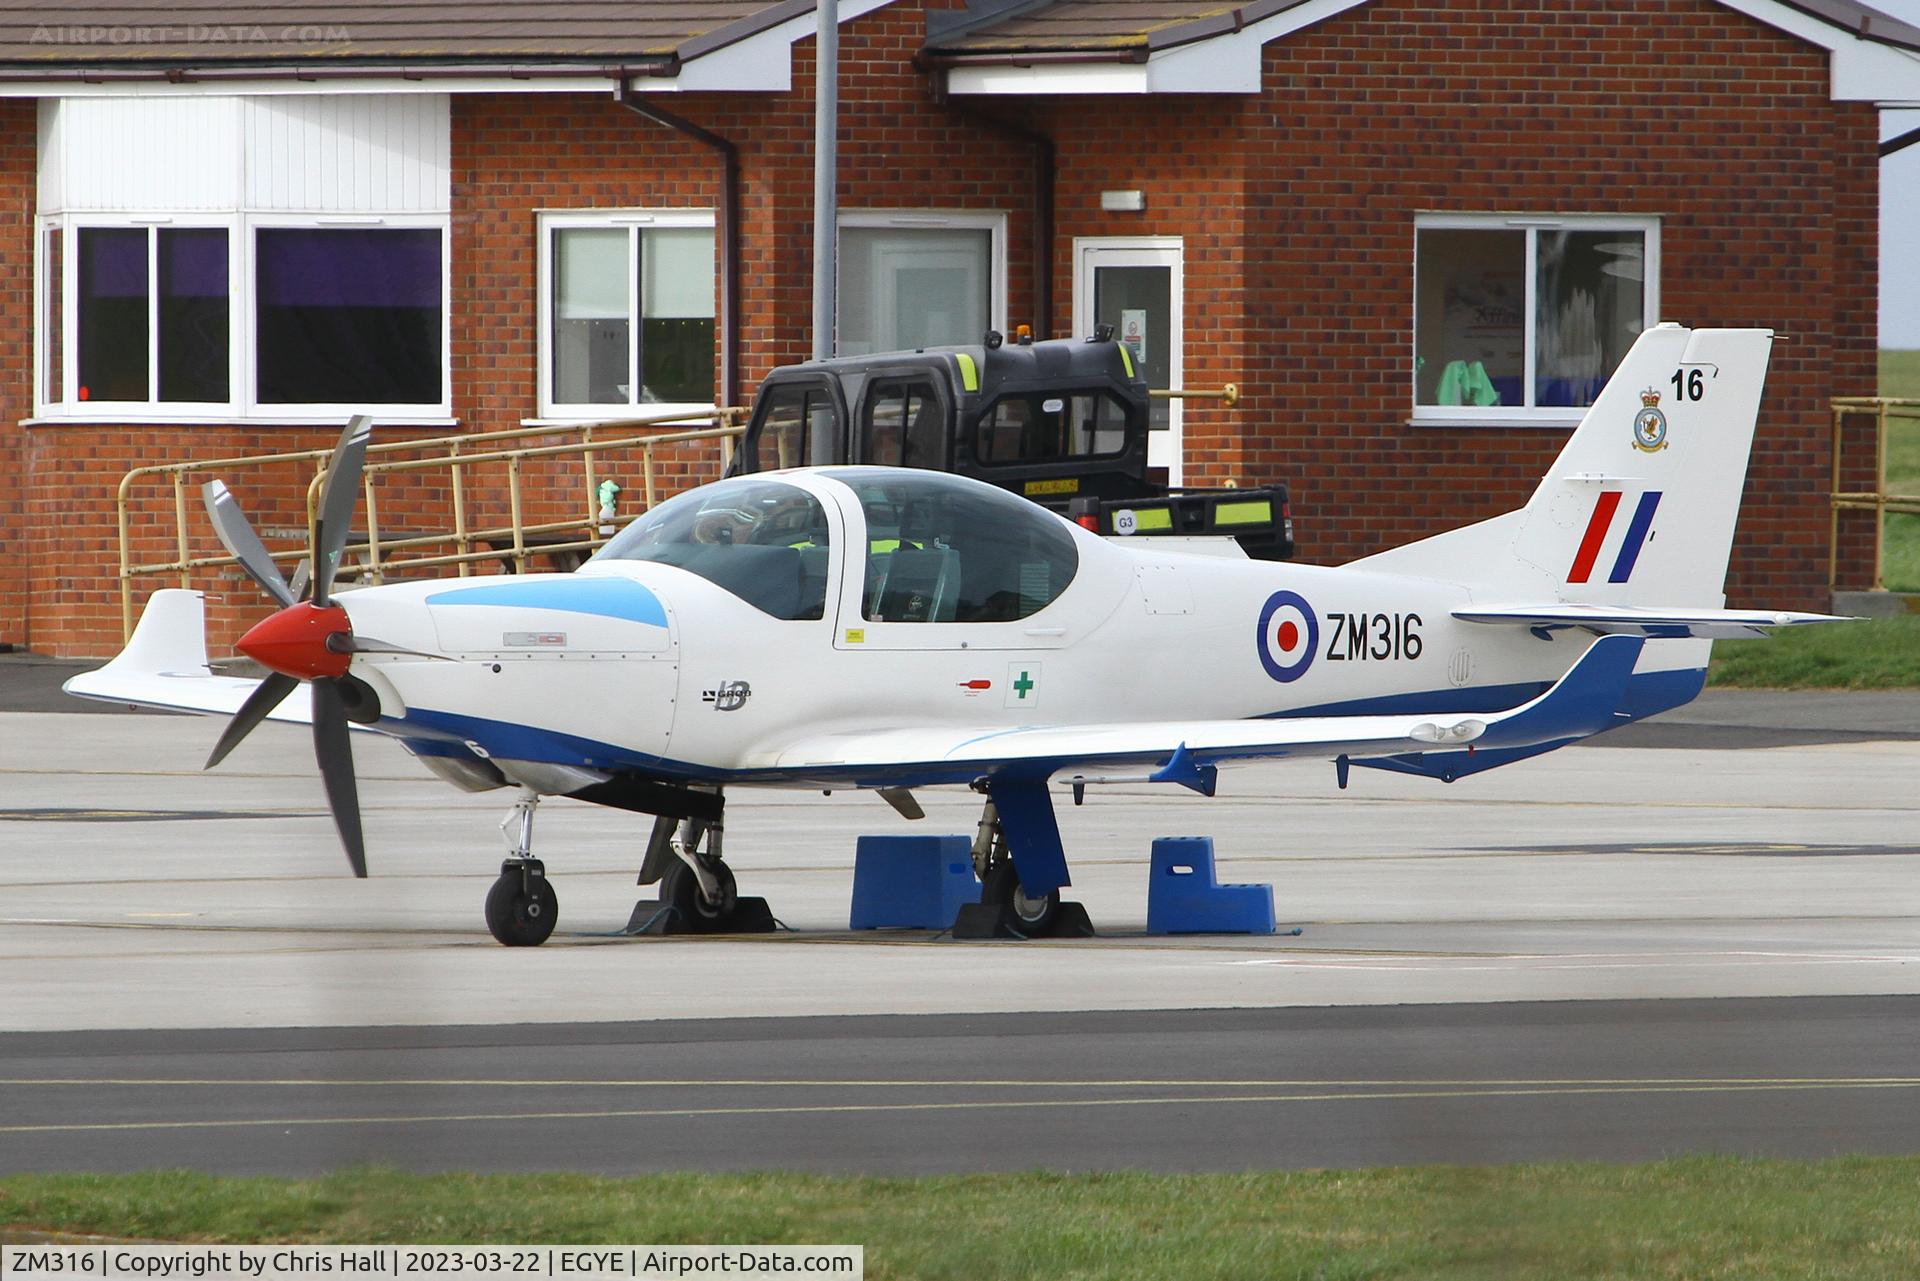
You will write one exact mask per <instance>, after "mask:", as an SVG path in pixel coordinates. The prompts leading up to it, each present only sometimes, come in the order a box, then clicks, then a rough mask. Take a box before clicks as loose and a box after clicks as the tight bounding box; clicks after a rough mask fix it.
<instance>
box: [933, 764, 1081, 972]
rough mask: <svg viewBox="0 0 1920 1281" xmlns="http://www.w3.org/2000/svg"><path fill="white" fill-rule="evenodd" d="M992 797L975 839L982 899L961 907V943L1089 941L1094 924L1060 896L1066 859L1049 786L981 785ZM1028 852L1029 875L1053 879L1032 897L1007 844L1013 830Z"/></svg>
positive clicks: (957, 928)
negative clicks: (1048, 938) (1048, 939)
mask: <svg viewBox="0 0 1920 1281" xmlns="http://www.w3.org/2000/svg"><path fill="white" fill-rule="evenodd" d="M974 787H975V790H977V791H982V792H985V793H986V794H987V803H986V805H985V807H984V808H983V809H982V811H981V814H980V825H979V827H978V828H977V829H976V830H975V832H974V837H973V870H974V874H975V875H976V876H978V877H979V878H980V884H981V890H980V901H979V902H978V903H969V904H968V905H967V906H965V907H963V908H961V909H960V915H959V916H958V917H957V918H956V919H955V921H954V923H953V936H954V937H955V938H959V939H986V938H1017V939H1030V938H1045V937H1054V938H1088V937H1091V936H1092V934H1093V923H1092V922H1091V921H1090V920H1088V919H1087V911H1086V909H1085V908H1084V907H1082V906H1081V905H1080V904H1078V903H1073V902H1067V901H1064V900H1062V899H1061V897H1060V887H1061V886H1062V885H1064V884H1066V870H1067V868H1066V857H1065V854H1064V853H1063V852H1062V850H1061V847H1060V829H1059V827H1058V825H1056V824H1055V822H1054V817H1053V801H1052V799H1051V798H1050V797H1049V796H1048V795H1047V791H1046V784H1045V782H1044V781H1043V782H1041V783H1039V784H1038V785H1027V784H1005V783H1000V784H994V783H989V782H986V781H982V782H980V783H976V784H975V785H974ZM1009 826H1013V827H1014V828H1015V834H1014V838H1013V839H1014V840H1015V841H1016V842H1017V843H1019V844H1020V845H1021V847H1022V850H1023V855H1022V857H1023V858H1025V859H1026V860H1027V861H1028V863H1029V871H1030V872H1032V873H1036V874H1039V875H1049V874H1050V875H1051V878H1052V879H1053V881H1054V884H1053V885H1051V886H1050V887H1049V888H1048V889H1047V890H1046V891H1045V892H1041V891H1040V890H1039V889H1038V887H1037V885H1036V886H1035V887H1034V889H1033V892H1031V893H1029V891H1028V885H1027V883H1026V882H1025V881H1023V880H1022V878H1021V875H1020V868H1019V866H1018V864H1017V863H1016V862H1015V859H1014V856H1013V852H1012V849H1011V847H1010V846H1009V845H1008V843H1007V829H1008V827H1009Z"/></svg>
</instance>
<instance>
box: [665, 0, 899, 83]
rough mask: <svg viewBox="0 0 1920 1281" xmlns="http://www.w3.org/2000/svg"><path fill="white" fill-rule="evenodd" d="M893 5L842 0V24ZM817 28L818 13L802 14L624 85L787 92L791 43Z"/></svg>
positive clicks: (873, 0) (871, 0) (790, 78)
mask: <svg viewBox="0 0 1920 1281" xmlns="http://www.w3.org/2000/svg"><path fill="white" fill-rule="evenodd" d="M891 3H893V0H840V25H841V26H843V27H844V26H846V25H847V24H848V23H849V22H852V21H853V20H854V19H855V18H861V17H865V16H866V15H867V14H869V13H872V12H873V11H874V10H875V9H880V8H884V7H886V6H887V5H889V4H891ZM818 28H819V19H818V18H817V17H816V15H814V14H811V13H804V14H801V15H800V16H799V17H797V18H789V19H787V20H786V21H785V22H782V23H780V24H779V25H778V26H773V27H768V28H767V29H766V30H765V31H762V32H760V33H759V34H757V35H751V36H748V37H747V38H746V39H744V40H736V41H734V42H733V43H732V44H730V45H726V46H724V47H723V48H719V49H715V50H714V51H713V52H712V53H707V54H702V55H701V56H699V57H698V58H693V59H691V60H689V61H687V62H683V63H681V64H680V74H679V75H677V76H635V77H634V78H633V79H631V80H629V81H628V82H627V84H628V86H629V87H630V88H631V89H632V90H633V91H634V92H635V93H676V92H677V93H694V92H697V91H701V90H708V91H719V92H735V93H738V92H756V91H757V92H762V93H785V92H787V91H788V90H790V89H792V88H793V46H794V45H795V44H796V43H798V42H799V41H801V40H805V39H807V38H808V37H810V36H812V35H813V34H814V32H815V31H816V30H818Z"/></svg>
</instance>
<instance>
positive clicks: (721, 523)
mask: <svg viewBox="0 0 1920 1281" xmlns="http://www.w3.org/2000/svg"><path fill="white" fill-rule="evenodd" d="M828 543H829V533H828V529H827V515H826V512H825V511H824V510H822V509H821V506H820V502H819V500H818V499H816V498H814V496H813V495H812V494H809V493H808V492H807V491H806V490H804V489H800V488H797V487H795V486H793V485H787V484H782V483H780V482H779V481H771V480H755V479H752V478H750V477H742V478H740V479H737V480H725V481H721V482H720V483H719V484H716V485H706V486H703V487H702V488H700V489H695V490H691V491H689V492H687V493H684V494H681V495H680V496H679V497H677V498H671V499H668V500H667V501H666V502H664V503H661V504H659V505H658V506H656V507H654V508H653V509H652V510H651V511H649V512H647V514H646V515H644V516H642V517H640V519H638V520H636V521H634V522H633V524H631V525H629V526H627V527H626V528H625V529H623V530H621V531H620V533H619V534H618V535H616V536H615V537H614V539H613V541H611V542H609V543H608V544H607V545H606V546H605V547H603V548H601V549H600V551H599V554H598V555H596V556H595V557H594V559H595V560H596V561H600V560H645V561H653V562H655V563H657V564H662V565H673V566H675V567H677V568H680V569H684V570H686V571H687V572H688V573H690V574H698V575H699V576H700V577H702V578H704V579H706V580H707V581H708V582H710V583H712V584H714V585H715V586H716V587H721V588H724V589H725V590H727V591H729V592H732V593H733V594H734V595H735V596H738V597H739V598H740V599H741V600H743V601H745V602H747V604H749V605H751V606H753V607H754V608H755V609H758V610H760V611H761V612H763V613H767V614H771V615H773V617H775V618H782V619H807V618H823V617H825V616H826V606H827V547H828Z"/></svg>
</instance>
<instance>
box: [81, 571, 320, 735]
mask: <svg viewBox="0 0 1920 1281" xmlns="http://www.w3.org/2000/svg"><path fill="white" fill-rule="evenodd" d="M259 684H260V682H259V681H255V680H243V679H241V678H239V677H237V676H216V675H214V672H213V669H212V668H211V667H210V666H209V665H208V663H207V634H206V602H205V598H204V596H203V595H202V594H201V593H200V592H197V591H189V590H186V589H184V588H179V587H168V588H163V589H162V590H160V591H157V592H155V593H154V594H153V595H152V597H151V598H149V599H148V601H147V608H146V610H145V611H144V612H143V613H142V614H141V615H140V625H139V626H138V627H136V628H134V631H133V639H132V640H130V641H128V642H127V647H126V648H125V649H123V650H121V651H120V653H119V655H118V656H116V657H115V658H114V660H113V661H112V662H110V663H108V664H107V665H106V666H105V667H101V668H96V669H95V670H93V671H91V672H82V673H80V675H78V676H75V677H72V678H71V679H69V680H68V681H67V683H66V684H65V685H64V686H62V688H63V689H65V690H66V692H67V693H69V694H72V695H73V696H75V697H76V698H91V699H95V700H98V701H99V702H103V703H127V704H130V705H131V706H134V707H153V708H159V709H160V710H162V711H169V712H202V713H207V714H213V715H225V716H231V715H233V714H234V713H235V712H237V711H239V710H240V706H241V704H243V703H245V702H246V701H247V696H248V695H250V694H252V693H253V691H254V690H255V689H256V688H257V687H258V686H259ZM267 719H268V720H275V721H293V722H296V723H299V722H309V721H311V720H312V719H313V712H312V710H311V706H310V703H309V700H308V691H307V687H306V686H305V685H301V686H300V688H298V689H296V690H294V691H292V692H291V693H290V694H289V695H288V697H287V699H286V701H285V702H283V703H281V704H280V705H279V706H277V707H275V708H274V709H273V710H272V711H271V712H269V713H268V714H267Z"/></svg>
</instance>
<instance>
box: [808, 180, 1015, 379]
mask: <svg viewBox="0 0 1920 1281" xmlns="http://www.w3.org/2000/svg"><path fill="white" fill-rule="evenodd" d="M1006 237H1007V220H1006V217H1005V215H1003V214H995V213H987V214H972V213H932V212H905V211H902V212H895V213H888V212H878V211H866V212H859V213H846V214H843V215H841V217H840V245H839V261H840V279H839V293H838V298H839V316H838V318H837V327H836V335H835V336H836V346H835V350H836V351H837V352H838V353H839V354H840V355H842V356H864V355H868V354H871V353H873V352H880V351H913V350H915V349H917V348H921V347H940V346H948V345H952V344H958V343H977V342H979V341H980V335H981V334H983V333H985V332H986V331H987V330H988V329H990V328H998V329H1005V328H1006V324H1007V319H1006Z"/></svg>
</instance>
